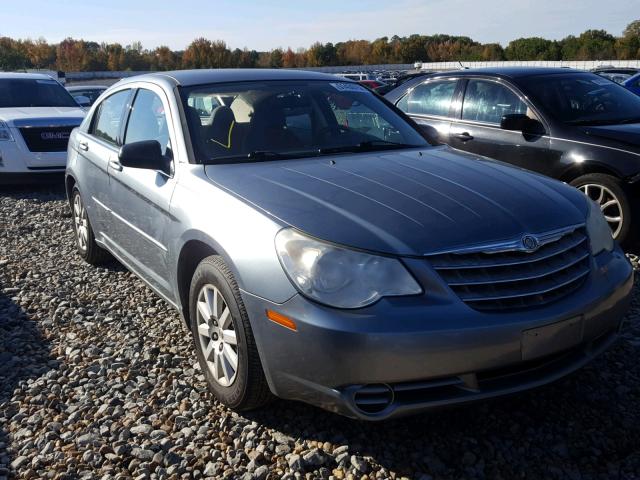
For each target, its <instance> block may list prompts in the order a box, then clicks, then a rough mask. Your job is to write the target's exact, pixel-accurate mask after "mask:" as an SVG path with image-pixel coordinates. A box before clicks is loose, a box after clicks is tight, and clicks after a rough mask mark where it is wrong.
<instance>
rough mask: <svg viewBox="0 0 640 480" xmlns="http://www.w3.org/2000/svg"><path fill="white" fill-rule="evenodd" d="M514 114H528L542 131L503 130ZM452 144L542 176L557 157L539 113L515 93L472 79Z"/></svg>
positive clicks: (467, 86) (502, 86) (494, 83)
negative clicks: (501, 124) (551, 147)
mask: <svg viewBox="0 0 640 480" xmlns="http://www.w3.org/2000/svg"><path fill="white" fill-rule="evenodd" d="M510 114H524V115H527V116H528V117H529V118H530V119H532V120H537V124H539V125H540V127H541V130H539V131H537V132H536V133H535V134H534V133H531V134H530V133H524V132H522V131H513V130H503V129H502V128H500V123H501V120H502V117H503V116H504V115H510ZM449 144H450V145H451V146H452V147H454V148H457V149H460V150H464V151H467V152H471V153H475V154H478V155H482V156H485V157H489V158H494V159H496V160H500V161H503V162H507V163H511V164H513V165H516V166H519V167H521V168H527V169H529V170H534V171H538V172H541V173H545V172H546V171H548V169H549V168H551V165H550V163H551V161H552V160H553V159H555V158H556V157H555V156H553V155H552V154H551V151H550V149H549V137H548V136H547V135H545V132H544V130H543V126H542V123H541V122H540V119H539V118H538V116H537V114H536V113H535V112H534V111H533V110H532V109H531V108H530V107H529V106H528V105H527V103H526V102H525V101H524V100H523V99H522V98H521V97H520V95H519V94H517V93H516V92H515V90H513V89H511V88H510V87H508V86H506V85H504V84H501V83H499V82H496V81H493V80H486V79H474V78H472V79H470V80H468V82H467V85H466V89H465V94H464V100H463V102H462V112H461V115H460V118H459V119H457V120H455V121H454V122H453V124H452V125H451V130H450V142H449ZM552 157H553V158H552Z"/></svg>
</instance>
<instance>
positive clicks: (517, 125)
mask: <svg viewBox="0 0 640 480" xmlns="http://www.w3.org/2000/svg"><path fill="white" fill-rule="evenodd" d="M529 120H530V119H529V117H527V116H526V115H524V114H522V113H511V114H509V115H503V116H502V120H501V121H500V128H501V129H503V130H516V131H518V132H522V131H524V130H525V129H526V127H527V123H528V122H529Z"/></svg>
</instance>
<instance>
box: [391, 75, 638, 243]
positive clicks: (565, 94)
mask: <svg viewBox="0 0 640 480" xmlns="http://www.w3.org/2000/svg"><path fill="white" fill-rule="evenodd" d="M386 98H387V99H388V100H389V101H391V102H392V103H394V104H395V105H396V106H397V107H398V108H400V109H401V110H403V111H404V112H405V113H407V114H408V115H409V116H410V117H411V118H413V120H415V121H416V122H417V123H419V124H421V125H423V130H425V132H426V133H427V134H428V135H430V136H431V137H432V138H433V139H434V140H435V141H436V142H441V143H446V144H449V145H451V146H453V147H455V148H458V149H460V150H465V151H468V152H472V153H476V154H478V155H483V156H487V157H491V158H495V159H497V160H502V161H504V162H508V163H511V164H514V165H517V166H520V167H522V168H526V169H529V170H534V171H536V172H540V173H542V174H545V175H548V176H551V177H554V178H557V179H560V180H563V181H565V182H567V183H570V184H571V185H574V186H575V187H577V188H579V189H580V190H582V191H583V192H584V193H585V194H587V195H588V196H589V197H591V198H592V199H593V200H595V201H596V202H598V203H599V204H600V206H601V208H602V210H603V212H604V214H605V217H606V218H607V221H608V222H609V225H610V226H611V230H612V231H613V235H614V237H615V238H616V239H617V240H618V241H620V242H625V243H628V242H629V241H630V240H631V237H632V236H633V234H634V233H635V231H637V230H639V228H640V227H638V225H637V222H638V219H637V215H638V207H637V206H636V204H637V203H638V196H639V195H638V185H639V182H640V97H638V96H636V95H634V94H633V93H631V92H630V91H628V90H626V89H625V88H623V87H621V86H620V85H617V84H616V83H614V82H612V81H610V80H608V79H606V78H603V77H601V76H599V75H596V74H594V73H590V72H582V71H576V70H570V69H566V68H554V69H551V68H490V69H475V70H459V71H454V72H442V73H438V74H435V75H430V76H429V77H427V78H416V79H415V80H412V81H409V82H407V83H405V84H403V85H401V86H400V87H399V88H397V89H395V90H393V91H391V92H389V93H388V94H387V95H386ZM634 215H635V216H636V217H633V216H634Z"/></svg>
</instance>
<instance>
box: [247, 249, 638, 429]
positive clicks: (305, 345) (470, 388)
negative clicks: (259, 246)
mask: <svg viewBox="0 0 640 480" xmlns="http://www.w3.org/2000/svg"><path fill="white" fill-rule="evenodd" d="M405 263H407V265H408V267H409V268H410V269H411V270H412V272H413V273H414V275H416V277H417V278H418V279H421V280H423V281H422V282H421V283H422V284H423V285H428V283H429V282H433V279H432V277H433V275H432V274H431V273H429V269H428V266H427V265H426V262H425V261H423V260H409V261H405ZM632 288H633V270H632V267H631V265H630V264H629V262H628V260H627V259H626V257H625V256H624V253H623V252H622V251H621V250H620V249H619V248H618V247H616V250H614V252H612V253H603V254H601V255H598V257H596V258H595V259H593V268H592V272H591V274H590V275H589V277H588V279H587V280H586V282H585V284H584V285H583V286H582V287H581V288H580V289H579V290H578V291H576V292H574V293H573V294H571V295H569V296H568V297H565V298H563V299H561V300H559V301H557V302H555V303H553V304H551V305H548V306H545V307H541V308H534V309H529V310H525V311H517V312H515V311H514V312H505V313H499V314H490V313H483V312H479V311H476V310H473V309H471V308H470V307H468V306H467V305H465V304H464V303H463V302H462V301H461V300H460V299H459V298H458V297H456V296H454V295H451V294H449V295H441V294H439V293H438V292H435V291H430V289H429V288H426V293H425V294H424V295H422V296H418V297H404V298H400V297H398V298H385V299H382V300H381V301H379V302H377V303H376V304H375V305H372V306H369V307H367V308H363V309H358V310H352V311H348V310H336V309H332V308H328V307H325V306H322V305H318V304H316V303H314V302H311V301H309V300H307V299H305V298H304V297H302V296H300V295H296V296H295V297H293V298H292V299H290V300H289V301H287V302H286V303H284V304H281V305H278V304H273V303H270V302H268V301H266V300H264V299H262V298H258V297H255V296H252V295H250V294H248V293H246V292H243V299H244V301H245V306H246V308H247V312H248V313H249V317H250V319H251V324H252V328H253V331H254V334H255V337H256V341H257V344H258V349H259V352H260V356H261V360H262V363H263V367H264V370H265V374H266V376H267V380H268V382H269V385H270V387H271V390H272V391H273V393H274V394H276V395H277V396H279V397H282V398H287V399H294V400H301V401H304V402H307V403H311V404H314V405H317V406H319V407H322V408H325V409H327V410H330V411H333V412H336V413H340V414H343V415H346V416H349V417H353V418H360V419H366V420H381V419H386V418H389V417H393V416H398V415H403V414H409V413H416V412H419V411H422V410H425V409H429V408H433V407H437V406H442V405H450V404H455V403H462V402H468V401H472V400H478V399H483V398H488V397H494V396H498V395H504V394H509V393H514V392H517V391H521V390H526V389H529V388H533V387H536V386H540V385H543V384H545V383H549V382H551V381H554V380H556V379H558V378H561V377H562V376H564V375H567V374H568V373H570V372H572V371H574V370H576V369H578V368H580V367H581V366H582V365H584V364H586V363H587V362H589V361H590V360H591V359H592V358H593V357H594V356H596V355H597V354H598V353H600V352H602V351H603V350H605V349H606V348H607V347H608V346H609V345H610V344H611V343H612V342H613V341H614V340H615V337H616V334H617V331H618V330H619V328H620V325H621V321H622V319H623V317H624V315H625V313H626V312H627V310H628V307H629V303H630V295H631V290H632ZM266 309H272V310H275V311H277V312H280V313H282V314H284V315H287V316H288V317H290V318H292V319H294V320H295V322H296V324H297V331H291V330H288V329H285V328H283V327H281V326H279V325H277V324H275V323H273V322H271V321H269V320H268V319H267V318H266V315H265V310H266ZM563 321H565V322H568V323H571V324H572V325H577V326H578V328H579V329H580V337H579V340H578V341H572V342H570V343H567V340H566V339H564V338H563V336H562V334H561V333H557V332H554V331H553V328H552V331H551V333H549V334H547V337H548V338H546V337H545V341H544V344H543V345H542V347H543V348H542V349H539V350H538V353H537V354H536V353H535V352H534V353H533V354H532V353H531V352H530V351H529V350H528V347H527V348H526V349H523V344H524V342H525V340H523V337H524V335H525V333H523V332H525V331H527V330H531V329H535V328H538V327H542V326H547V325H551V324H559V322H563ZM549 345H551V346H552V348H551V350H550V349H549V348H548V347H549ZM523 352H525V353H523Z"/></svg>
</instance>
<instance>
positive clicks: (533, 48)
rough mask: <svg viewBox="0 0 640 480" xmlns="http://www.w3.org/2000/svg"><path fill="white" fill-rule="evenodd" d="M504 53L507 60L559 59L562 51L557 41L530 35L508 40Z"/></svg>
mask: <svg viewBox="0 0 640 480" xmlns="http://www.w3.org/2000/svg"><path fill="white" fill-rule="evenodd" d="M504 55H505V58H506V59H507V60H560V59H561V57H562V51H561V49H560V45H559V44H558V42H555V41H553V40H547V39H545V38H540V37H530V38H518V39H517V40H513V41H511V42H509V45H507V48H505V50H504Z"/></svg>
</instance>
